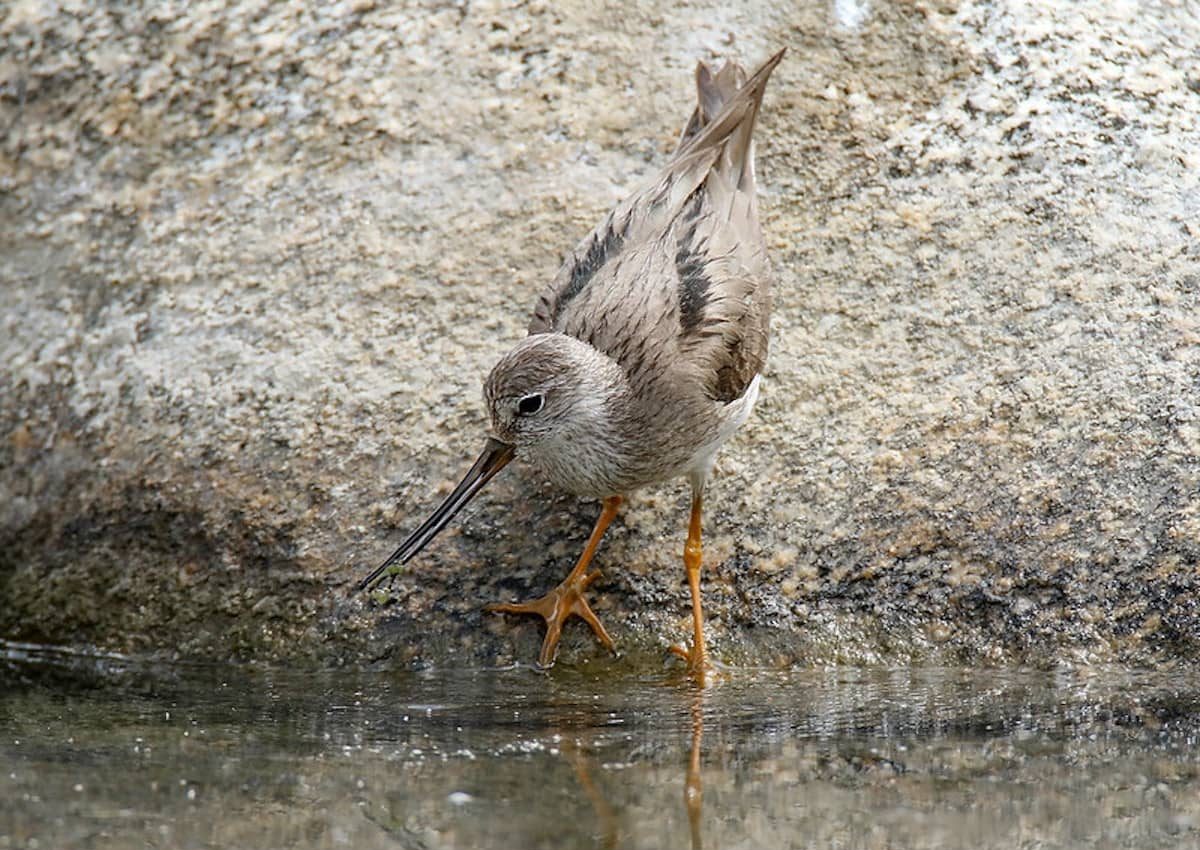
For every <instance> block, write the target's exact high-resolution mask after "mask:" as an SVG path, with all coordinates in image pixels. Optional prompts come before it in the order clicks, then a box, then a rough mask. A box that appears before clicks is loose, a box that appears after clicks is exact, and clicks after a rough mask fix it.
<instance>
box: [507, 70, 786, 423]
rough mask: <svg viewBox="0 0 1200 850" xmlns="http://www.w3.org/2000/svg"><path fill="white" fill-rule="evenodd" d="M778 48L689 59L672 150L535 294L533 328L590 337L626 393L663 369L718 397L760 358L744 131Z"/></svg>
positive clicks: (762, 325)
mask: <svg viewBox="0 0 1200 850" xmlns="http://www.w3.org/2000/svg"><path fill="white" fill-rule="evenodd" d="M782 56H783V51H780V52H779V53H777V54H775V55H774V56H773V57H771V59H769V60H768V61H767V62H766V63H765V64H764V65H763V66H762V67H761V68H759V69H758V71H756V72H755V73H754V75H753V76H751V77H750V78H749V79H748V80H747V79H746V75H745V72H744V71H743V70H742V69H741V67H740V66H738V65H737V64H735V63H733V62H727V63H726V64H725V65H724V66H723V67H722V68H721V69H720V70H719V71H717V72H715V73H714V72H712V71H711V70H710V69H709V68H708V66H706V65H704V64H703V63H701V64H700V65H699V66H698V67H697V69H696V87H697V104H696V107H695V109H694V111H693V113H692V116H691V118H690V120H689V121H688V122H687V125H686V126H685V127H684V130H683V132H682V133H681V135H680V140H679V144H678V147H677V148H676V150H675V153H674V154H673V155H672V157H671V159H670V161H669V162H668V163H667V165H666V166H665V167H664V169H663V171H662V172H660V174H659V175H658V176H657V177H656V178H655V179H654V181H653V182H652V183H651V184H650V185H649V186H648V187H646V188H645V189H644V190H642V191H641V192H638V193H636V194H635V195H633V196H632V197H630V198H627V199H626V200H624V201H622V202H621V203H619V204H618V205H617V206H616V207H615V208H614V209H613V211H612V212H611V213H609V215H608V216H607V217H606V218H605V220H604V221H603V222H601V224H600V225H599V226H598V227H597V228H596V229H595V230H594V231H592V233H591V234H590V235H589V236H588V237H587V238H586V239H585V240H583V242H581V243H580V244H579V246H578V247H577V248H576V249H575V250H574V251H573V252H572V254H571V255H570V256H569V257H568V258H567V261H566V262H565V263H564V264H563V266H562V268H561V269H560V270H559V272H558V274H557V275H556V276H555V278H554V280H553V281H551V283H550V284H549V285H548V286H547V287H546V288H545V289H544V290H543V292H542V294H541V297H540V298H539V299H538V302H537V305H536V307H535V309H534V315H533V320H532V321H531V323H530V327H529V332H530V333H531V334H537V333H549V332H559V333H565V334H568V335H570V336H573V337H576V338H577V339H580V340H582V341H584V342H587V343H589V344H591V345H592V346H594V347H595V348H596V349H598V350H599V351H601V352H603V353H605V354H607V355H608V356H609V357H611V358H612V359H614V360H615V361H617V363H619V364H620V365H621V367H622V368H623V369H624V370H625V372H626V374H627V376H628V378H629V380H630V384H631V385H632V387H633V388H634V390H635V392H638V391H648V390H649V389H650V388H651V385H652V384H654V383H655V382H656V381H660V380H665V381H670V382H672V383H673V385H675V386H677V387H678V386H680V385H683V386H692V387H694V388H695V391H696V393H697V394H698V395H702V396H703V397H707V398H708V399H711V400H712V401H714V402H721V403H728V402H731V401H733V400H734V399H736V398H738V397H740V396H741V395H742V394H743V393H744V392H745V390H746V388H747V387H748V386H749V384H750V382H751V381H752V380H753V379H754V376H755V375H756V374H758V372H759V370H760V369H761V368H762V365H763V363H764V361H765V359H766V354H767V325H768V315H769V312H770V297H771V296H770V268H769V265H768V263H767V259H766V252H765V248H764V246H763V240H762V234H761V231H760V228H759V223H758V207H757V201H756V198H755V192H756V188H755V178H754V145H753V133H754V125H755V120H756V118H757V115H758V110H759V106H760V104H761V103H762V97H763V92H764V90H765V88H766V84H767V80H768V78H769V77H770V74H771V71H772V70H774V68H775V66H776V65H777V64H778V63H779V60H780V59H781V58H782Z"/></svg>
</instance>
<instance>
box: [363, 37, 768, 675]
mask: <svg viewBox="0 0 1200 850" xmlns="http://www.w3.org/2000/svg"><path fill="white" fill-rule="evenodd" d="M785 52H786V48H785V49H784V50H780V51H779V52H778V53H775V54H774V55H773V56H771V58H770V59H768V60H767V61H766V62H765V63H763V64H762V65H761V66H760V67H759V68H758V70H756V71H755V72H754V73H753V74H751V75H747V74H746V72H745V70H744V69H743V67H742V66H741V65H740V64H738V63H737V62H736V61H733V60H727V61H726V62H725V63H724V64H723V65H722V67H721V68H720V69H719V70H713V68H711V67H710V66H709V65H708V64H706V63H704V62H699V63H698V64H697V66H696V74H695V78H696V96H697V98H696V100H697V102H696V105H695V108H694V109H693V110H692V113H691V117H690V118H689V119H688V121H687V123H686V125H685V126H684V128H683V130H682V132H681V133H680V135H679V139H678V142H677V143H676V146H675V150H674V152H673V153H672V154H671V156H670V158H669V159H668V160H667V162H666V163H665V165H664V166H663V167H662V169H661V170H660V171H659V172H658V173H657V174H656V175H655V177H654V178H653V179H651V180H650V181H648V182H647V183H646V184H645V185H644V186H643V187H642V188H641V189H640V190H638V191H635V192H634V193H633V194H632V195H631V196H630V197H628V198H626V199H625V200H623V201H621V202H620V203H618V204H617V205H616V206H615V207H614V208H613V209H612V210H611V211H610V212H609V213H608V215H607V216H605V218H604V219H603V220H602V221H601V222H600V224H599V225H597V226H596V228H595V229H594V230H593V231H592V232H591V233H590V234H589V235H588V236H587V237H586V238H585V239H584V240H583V241H582V242H580V243H579V244H578V246H577V247H576V248H575V249H574V250H573V251H571V252H570V253H569V254H568V255H567V257H566V260H565V261H564V262H563V264H562V266H561V268H560V269H559V271H558V273H557V274H556V275H555V276H554V278H553V279H552V280H551V281H550V282H549V283H548V284H547V285H546V286H545V287H544V288H543V290H542V292H541V294H540V296H539V297H538V299H537V302H536V305H535V307H534V310H533V316H532V319H531V320H530V322H529V328H528V335H527V336H525V337H524V338H523V339H521V340H520V341H519V342H518V343H517V344H516V345H515V346H514V347H513V348H512V349H511V350H510V351H508V353H506V354H505V355H504V356H503V357H501V358H500V360H499V361H498V362H497V363H496V365H495V367H494V368H493V369H492V371H491V373H490V374H489V375H488V376H487V379H486V381H485V382H484V386H483V398H484V402H485V404H486V406H487V410H488V414H489V417H490V421H491V430H490V433H489V434H488V437H487V441H486V443H485V446H484V450H483V452H482V453H481V454H480V455H479V458H478V460H476V462H475V464H474V465H473V466H472V467H471V468H470V470H469V471H468V472H467V474H466V475H465V476H464V477H463V479H462V481H461V482H460V483H459V485H458V486H457V487H456V488H455V489H454V490H453V491H452V492H451V493H450V495H449V496H448V497H446V499H445V500H444V501H443V502H442V503H441V505H440V506H438V507H437V509H436V510H434V511H433V513H432V514H431V515H430V516H429V518H428V519H427V520H426V521H425V522H424V523H423V524H422V525H421V526H420V527H418V528H417V529H416V530H415V531H413V533H412V534H411V535H409V537H408V538H407V539H406V540H405V541H404V542H403V543H402V544H401V545H400V546H399V547H398V548H397V549H396V550H395V552H393V553H392V555H391V556H390V557H388V558H387V560H385V561H384V562H383V563H382V564H380V565H379V567H378V568H376V569H375V570H374V571H373V572H372V573H371V574H370V575H368V576H367V577H366V578H365V579H363V580H362V581H361V582H360V583H359V587H360V588H362V589H365V588H367V587H370V586H371V585H372V584H374V582H375V581H376V580H377V579H378V578H379V577H380V576H382V575H383V574H384V573H385V572H386V571H387V570H388V569H389V568H390V567H392V566H393V565H394V564H403V563H407V562H408V561H410V560H411V559H412V558H414V557H415V556H416V555H417V554H418V553H419V552H420V551H421V550H422V549H424V547H425V546H426V545H427V544H428V543H429V542H430V541H431V540H432V539H433V538H434V537H435V536H436V535H437V534H438V532H440V531H441V530H442V529H443V528H445V527H446V525H447V524H448V523H449V522H450V520H451V519H452V518H453V517H454V516H455V515H456V514H457V513H458V512H459V510H461V509H462V507H463V506H464V505H466V504H467V503H468V502H469V501H470V500H471V499H472V498H473V497H474V496H475V494H476V493H478V492H479V491H480V490H481V489H482V488H483V487H484V485H486V484H487V482H488V481H490V480H491V479H492V478H493V477H494V476H495V475H496V474H497V473H499V472H500V470H502V469H503V468H504V467H505V466H506V465H508V464H509V462H511V461H512V460H513V459H517V460H520V461H523V462H526V463H528V464H529V465H531V466H532V467H534V468H535V469H536V470H537V471H538V472H540V473H541V474H542V475H543V476H544V477H546V478H548V479H549V480H550V482H551V483H552V484H554V485H556V486H557V487H559V488H560V489H562V490H565V491H567V492H569V493H573V494H575V495H577V496H582V497H587V498H595V499H599V500H600V501H601V510H600V516H599V518H598V519H597V520H596V523H595V526H594V527H593V529H592V532H591V535H590V536H589V538H588V540H587V543H586V545H585V546H584V549H583V553H582V554H581V555H580V557H579V559H578V561H577V562H576V563H575V566H574V568H573V569H572V570H571V572H570V573H569V574H568V575H567V577H566V578H565V579H563V581H562V582H561V583H560V584H559V585H558V586H557V587H555V588H554V589H552V590H551V591H549V592H548V593H546V594H545V595H544V596H542V597H540V598H538V599H535V600H532V601H529V602H522V603H508V602H506V603H497V604H493V605H489V606H488V607H487V610H489V611H491V612H498V613H505V614H517V615H519V614H532V615H537V616H540V617H542V618H543V619H544V620H545V621H546V635H545V638H544V640H543V642H542V648H541V652H540V653H539V656H538V664H539V665H540V666H541V667H549V666H551V665H552V664H553V663H554V661H555V658H556V654H557V649H558V643H559V638H560V636H561V634H562V629H563V624H564V623H565V622H566V621H567V620H568V619H569V618H571V617H572V616H578V617H580V618H581V619H583V620H584V621H585V622H586V623H587V624H588V625H589V626H590V627H591V629H592V631H593V632H594V633H595V635H596V637H597V639H598V640H599V641H600V642H601V643H602V644H603V645H604V646H605V647H607V648H608V649H609V651H615V644H614V641H613V639H612V637H611V636H610V635H609V633H608V631H607V630H606V629H605V627H604V625H603V624H602V623H601V622H600V619H599V617H597V616H596V613H595V612H594V611H593V609H592V607H591V605H590V604H589V602H588V600H587V597H586V591H587V590H588V588H589V587H591V585H592V584H593V583H594V582H595V581H596V580H597V579H598V578H599V576H600V572H599V571H591V570H590V565H591V562H592V558H593V556H594V555H595V553H596V550H597V548H598V546H599V544H600V540H601V538H602V537H603V536H604V533H605V531H606V530H607V528H608V527H609V525H610V524H611V523H612V521H613V519H614V518H615V517H616V515H617V513H618V511H619V509H620V507H621V504H622V502H623V501H624V500H625V499H626V498H627V496H628V495H629V494H630V493H631V492H633V491H636V490H638V489H640V488H643V487H646V486H648V485H652V484H657V483H661V482H665V481H669V480H672V479H676V478H679V477H684V476H686V477H687V479H688V480H689V482H690V484H691V493H692V498H691V514H690V519H689V522H688V529H687V537H686V542H685V545H684V549H683V562H684V569H685V573H686V577H687V582H688V586H689V589H690V592H691V602H692V635H691V641H690V643H689V644H688V645H686V646H685V645H675V646H672V647H671V651H672V652H673V653H674V654H676V655H678V656H679V657H680V658H682V659H683V661H684V663H685V667H686V670H687V672H688V674H689V675H690V676H691V677H692V678H693V679H694V680H696V681H698V682H701V683H703V682H704V680H705V678H706V677H707V676H708V675H709V673H710V672H711V671H712V670H713V669H714V668H713V666H712V664H711V662H710V660H709V656H708V652H707V647H706V644H705V640H704V616H703V605H702V600H701V588H700V572H701V562H702V554H703V551H702V542H701V526H702V521H701V520H702V509H703V501H704V490H705V485H706V483H707V481H708V479H709V475H710V473H711V471H712V468H713V464H714V461H715V458H716V455H717V451H718V450H719V449H720V447H721V446H722V445H723V444H724V443H725V442H726V441H728V440H729V439H730V438H731V437H732V436H733V434H734V432H735V431H736V430H737V429H738V428H739V427H740V426H741V425H742V424H743V423H744V422H745V421H746V419H747V418H748V417H749V416H750V413H751V410H752V409H753V407H754V404H755V401H756V399H757V398H758V394H759V387H760V384H761V375H762V370H763V367H764V364H765V362H766V357H767V349H768V337H769V324H770V314H771V289H772V279H773V273H772V270H771V265H770V262H769V260H768V257H767V251H766V244H765V242H764V239H763V234H762V229H761V227H760V224H759V216H758V201H757V187H756V180H755V173H754V129H755V124H756V121H757V118H758V113H759V109H760V107H761V104H762V100H763V93H764V91H765V90H766V86H767V82H768V80H769V79H770V76H771V72H772V71H774V69H775V67H776V66H777V65H778V64H779V62H780V60H782V58H783V55H784V53H785Z"/></svg>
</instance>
